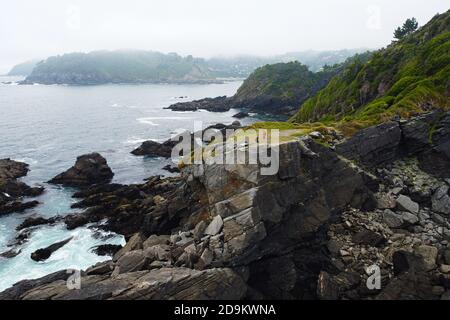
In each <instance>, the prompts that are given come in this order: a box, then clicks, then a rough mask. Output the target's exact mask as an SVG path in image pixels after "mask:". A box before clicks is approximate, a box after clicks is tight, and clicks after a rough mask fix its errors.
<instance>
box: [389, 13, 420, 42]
mask: <svg viewBox="0 0 450 320" xmlns="http://www.w3.org/2000/svg"><path fill="white" fill-rule="evenodd" d="M418 27H419V23H418V22H417V20H416V18H414V17H413V18H411V19H406V21H405V22H404V23H403V26H402V27H401V28H400V27H398V28H397V29H395V31H394V38H395V39H398V40H400V39H403V38H404V37H405V36H407V35H408V34H411V33H413V32H414V31H416V30H417V28H418Z"/></svg>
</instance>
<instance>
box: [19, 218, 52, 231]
mask: <svg viewBox="0 0 450 320" xmlns="http://www.w3.org/2000/svg"><path fill="white" fill-rule="evenodd" d="M59 218H60V217H53V218H49V219H46V218H43V217H29V218H27V219H25V220H24V221H23V222H22V223H21V224H20V225H19V226H18V227H17V228H16V230H17V231H20V230H22V229H26V228H30V227H35V226H40V225H44V224H53V223H55V222H56V221H57V220H59Z"/></svg>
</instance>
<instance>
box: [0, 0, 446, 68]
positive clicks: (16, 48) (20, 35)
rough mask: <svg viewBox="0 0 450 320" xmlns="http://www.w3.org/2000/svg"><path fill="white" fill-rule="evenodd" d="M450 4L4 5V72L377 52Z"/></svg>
mask: <svg viewBox="0 0 450 320" xmlns="http://www.w3.org/2000/svg"><path fill="white" fill-rule="evenodd" d="M448 4H449V2H448V0H368V1H365V0H339V1H338V0H312V1H305V0H38V1H37V0H11V1H7V0H4V1H2V2H1V4H0V48H1V50H0V72H5V71H7V70H8V69H9V68H10V67H11V66H12V65H14V64H16V63H19V62H22V61H24V60H28V59H33V58H45V57H47V56H50V55H55V54H62V53H66V52H72V51H92V50H100V49H108V50H114V49H145V50H155V51H162V52H178V53H180V54H183V55H186V54H193V55H195V56H203V57H209V56H213V55H234V54H258V55H272V54H277V53H285V52H288V51H302V50H309V49H314V50H327V49H343V48H361V47H367V48H378V47H382V46H385V45H386V44H388V43H389V42H390V40H391V39H392V32H393V29H394V28H395V27H396V26H397V25H400V24H401V23H402V22H403V21H404V20H405V19H406V18H408V17H412V16H414V17H416V18H417V19H418V21H419V23H420V24H421V25H422V24H424V23H425V22H427V21H428V20H429V19H430V18H431V17H432V16H433V15H434V14H436V13H438V12H439V13H442V12H444V11H446V10H448V9H449V6H448Z"/></svg>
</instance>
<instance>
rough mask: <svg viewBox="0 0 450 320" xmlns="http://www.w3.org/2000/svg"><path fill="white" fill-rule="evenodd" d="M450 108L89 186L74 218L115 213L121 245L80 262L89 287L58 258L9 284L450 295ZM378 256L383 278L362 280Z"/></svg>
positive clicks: (32, 291) (217, 292)
mask: <svg viewBox="0 0 450 320" xmlns="http://www.w3.org/2000/svg"><path fill="white" fill-rule="evenodd" d="M448 116H449V114H448V113H446V114H439V115H438V116H436V118H434V117H435V116H433V114H430V115H429V116H426V117H417V118H414V119H411V120H409V121H403V122H394V123H386V124H385V125H382V126H378V127H373V128H369V129H367V130H364V131H362V132H361V133H360V134H358V135H356V136H354V137H353V138H351V139H343V140H342V139H340V138H335V139H334V140H332V141H328V142H327V143H324V142H323V137H321V135H320V134H317V133H311V134H309V135H304V136H301V137H300V138H295V139H292V140H290V141H286V142H283V143H282V144H281V145H280V151H279V155H280V170H279V172H278V173H277V174H276V175H273V176H262V175H260V171H259V169H260V168H259V166H258V165H225V166H224V165H214V164H213V165H207V164H204V165H194V166H188V167H186V168H184V169H183V174H182V176H180V177H175V178H169V179H160V178H158V177H153V178H151V179H149V180H148V181H147V182H146V183H144V184H142V185H131V186H122V185H114V184H103V185H94V186H91V187H89V188H86V189H84V190H82V191H80V192H79V193H77V194H76V197H79V198H81V199H82V200H81V201H80V202H79V203H77V204H75V205H74V206H75V207H80V208H81V207H88V210H87V211H86V212H84V213H83V214H80V215H78V216H72V217H68V218H67V219H66V223H67V225H68V226H70V227H71V228H75V227H77V226H79V225H82V224H85V223H88V222H95V221H101V220H103V219H105V218H107V219H108V220H107V223H106V224H102V227H103V228H106V229H108V230H114V231H116V232H120V233H122V234H124V235H126V237H127V239H128V241H127V244H126V246H125V247H123V248H122V249H120V250H119V251H118V252H117V253H115V254H114V256H113V258H112V260H110V261H107V262H104V263H100V264H98V265H96V266H93V267H91V268H89V269H87V270H85V271H83V272H82V278H81V289H80V290H69V289H68V288H67V286H66V283H65V280H66V279H67V278H68V276H69V275H67V274H65V273H64V272H59V273H55V274H52V275H49V276H47V277H44V278H41V279H37V280H27V281H22V282H20V283H18V284H16V285H15V286H14V287H12V288H10V289H8V290H6V291H4V292H3V293H1V294H0V298H1V299H87V298H91V299H166V298H181V299H244V298H245V299H264V298H266V299H267V298H271V299H411V298H421V299H439V298H442V299H447V298H449V295H450V293H449V289H450V267H449V264H450V248H449V247H448V243H449V242H448V241H450V224H449V220H448V215H449V214H450V194H449V187H450V181H449V180H448V179H447V180H445V179H444V178H443V176H441V175H440V171H439V170H441V169H442V168H444V167H443V166H442V165H443V164H444V165H447V166H448V164H449V163H450V161H449V155H448V150H449V149H448V148H447V147H446V146H447V145H448V143H450V136H449V135H448V134H447V133H448V129H449V128H448V121H447V117H448ZM428 118H433V119H439V120H438V123H434V125H433V127H434V128H435V129H434V130H433V134H432V137H433V138H432V139H431V140H430V139H425V140H424V136H422V135H421V134H419V130H418V129H417V128H427V127H426V125H427V121H426V120H425V119H428ZM412 129H413V130H412ZM426 132H427V131H426V130H425V129H423V130H422V134H425V133H426ZM363 141H364V142H363ZM364 143H365V145H363V144H364ZM434 157H435V158H434ZM432 159H440V160H439V161H440V162H438V161H437V160H432ZM426 164H427V165H426ZM447 172H448V171H447ZM373 266H377V267H378V268H379V269H380V282H381V287H379V288H371V287H368V286H367V281H368V280H370V279H369V276H370V275H371V271H370V270H371V269H370V268H373Z"/></svg>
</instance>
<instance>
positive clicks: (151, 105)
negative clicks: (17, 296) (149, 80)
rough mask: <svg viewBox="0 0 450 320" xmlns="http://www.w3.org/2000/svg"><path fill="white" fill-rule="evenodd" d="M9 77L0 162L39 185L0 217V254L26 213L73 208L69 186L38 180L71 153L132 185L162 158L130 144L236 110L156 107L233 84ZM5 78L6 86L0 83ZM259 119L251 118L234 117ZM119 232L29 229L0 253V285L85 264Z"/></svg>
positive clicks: (1, 111)
mask: <svg viewBox="0 0 450 320" xmlns="http://www.w3.org/2000/svg"><path fill="white" fill-rule="evenodd" d="M16 80H18V79H16V78H13V79H11V78H1V77H0V159H3V158H11V159H14V160H18V161H24V162H26V163H28V164H29V165H30V170H31V171H30V172H29V173H28V176H27V177H25V178H23V181H24V182H26V183H28V184H30V185H43V186H44V187H45V188H46V192H45V193H44V194H43V195H42V196H40V197H38V198H37V200H38V201H39V202H40V203H41V204H40V205H39V206H38V207H36V208H34V209H30V210H28V211H26V212H25V213H21V214H11V215H7V216H3V217H0V253H1V252H4V251H7V250H9V249H11V247H9V246H8V244H10V243H11V241H13V240H14V238H15V237H16V235H17V232H16V230H15V229H16V227H17V225H19V224H20V223H21V222H22V221H23V220H24V219H25V218H27V217H30V216H32V215H39V216H44V217H52V216H55V215H67V214H70V213H73V212H76V211H75V210H73V209H71V208H70V205H71V204H72V203H73V202H74V199H72V194H73V192H74V189H70V188H63V187H59V186H54V185H49V184H46V183H45V181H48V180H49V179H50V178H52V177H53V176H55V175H56V174H59V173H60V172H62V171H65V170H67V169H68V168H69V167H71V166H72V165H73V164H74V162H75V159H76V157H77V156H79V155H82V154H85V153H89V152H94V151H95V152H99V153H100V154H102V155H103V156H104V157H105V158H106V159H107V161H108V164H109V165H110V167H111V168H112V170H113V171H114V173H115V176H114V182H117V183H139V182H142V181H143V179H145V178H148V177H149V176H152V175H156V174H161V175H169V173H167V172H166V171H162V170H161V169H162V167H164V166H165V165H167V164H168V163H169V161H170V160H165V159H160V158H148V157H136V156H133V155H131V154H130V151H132V150H133V149H134V148H136V147H137V146H139V144H140V143H141V142H142V141H144V140H148V139H152V140H156V141H164V140H166V139H168V138H170V135H171V134H173V133H174V132H177V131H179V130H181V129H188V130H191V131H192V130H193V129H194V128H193V122H194V121H195V120H198V121H202V122H203V124H204V126H207V125H211V124H215V123H218V122H221V123H225V124H229V123H231V122H233V121H234V120H235V119H234V118H232V116H233V115H234V114H235V113H237V112H238V110H230V111H229V112H224V113H212V112H207V111H198V112H173V111H170V110H165V109H164V107H167V106H169V105H170V104H173V103H176V102H180V101H190V100H194V99H201V98H204V97H216V96H219V95H233V94H234V93H235V92H236V90H237V89H238V87H239V86H240V84H241V82H240V81H235V82H227V83H224V84H210V85H103V86H86V87H68V86H42V85H34V86H19V85H15V84H14V81H16ZM5 81H13V83H12V84H1V82H5ZM258 120H260V118H258V116H256V115H254V116H252V117H249V118H247V119H243V120H242V121H241V122H243V123H244V124H248V123H252V122H255V121H258ZM71 236H73V237H74V238H73V240H72V241H71V242H69V244H67V245H66V246H64V247H63V248H61V249H59V250H58V251H57V252H55V253H54V254H53V255H52V256H51V258H50V259H48V260H47V261H45V262H39V263H38V262H34V261H33V260H31V258H30V254H31V252H33V251H34V250H36V249H39V248H43V247H46V246H48V245H50V244H53V243H55V242H58V241H61V240H64V239H67V238H69V237H71ZM124 242H125V241H124V239H123V237H122V236H120V235H116V234H110V233H109V234H107V233H104V232H101V231H99V230H97V229H95V226H86V227H83V228H79V229H76V230H73V231H68V230H66V229H65V227H64V225H63V224H57V225H55V226H43V227H37V228H35V229H33V231H32V233H31V235H30V238H29V241H28V242H26V243H25V244H23V245H22V246H21V247H18V248H15V249H18V250H21V253H20V254H19V255H18V256H17V257H15V258H12V259H3V258H0V290H3V289H5V288H7V287H9V286H11V285H12V284H14V283H16V282H17V281H20V280H23V279H33V278H37V277H40V276H43V275H46V274H48V273H51V272H54V271H58V270H62V269H67V268H71V269H85V268H86V267H88V266H90V265H93V264H95V263H97V262H100V261H103V260H105V259H107V258H105V257H99V256H97V255H95V254H94V253H92V252H91V249H92V248H93V247H94V246H96V245H98V244H104V243H113V244H124Z"/></svg>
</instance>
